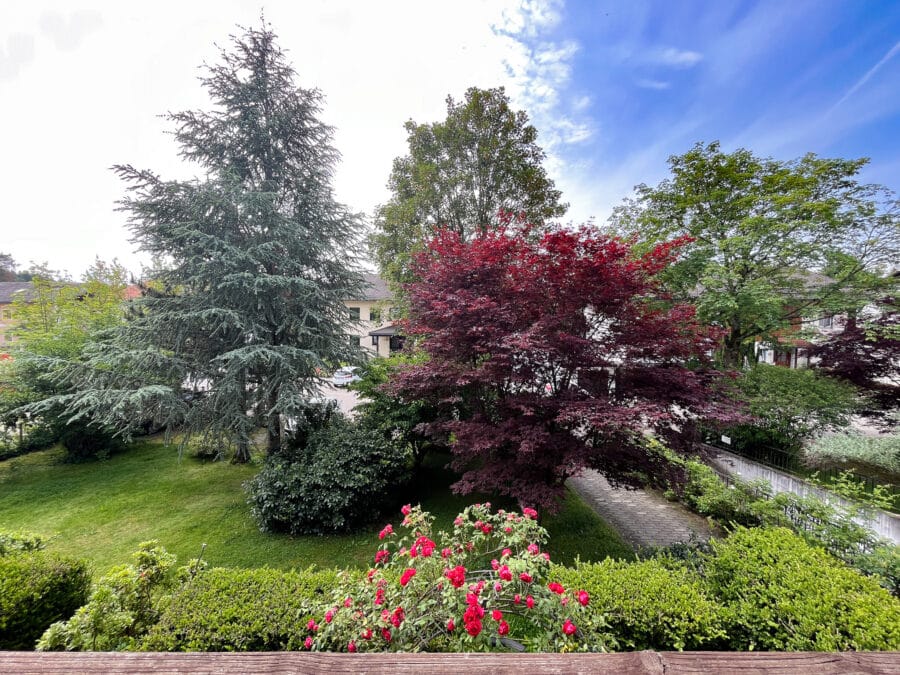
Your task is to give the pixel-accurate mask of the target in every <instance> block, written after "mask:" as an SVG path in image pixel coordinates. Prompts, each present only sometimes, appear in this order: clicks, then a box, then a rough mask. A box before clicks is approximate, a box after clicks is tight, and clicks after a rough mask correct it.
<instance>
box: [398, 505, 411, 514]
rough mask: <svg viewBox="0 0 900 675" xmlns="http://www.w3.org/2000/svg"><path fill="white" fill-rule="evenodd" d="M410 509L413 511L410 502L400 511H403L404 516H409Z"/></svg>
mask: <svg viewBox="0 0 900 675" xmlns="http://www.w3.org/2000/svg"><path fill="white" fill-rule="evenodd" d="M410 511H412V507H411V506H410V505H409V504H406V505H405V506H404V507H403V508H402V509H400V513H402V514H403V515H404V516H408V515H409V512H410Z"/></svg>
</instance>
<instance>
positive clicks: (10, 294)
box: [0, 281, 34, 353]
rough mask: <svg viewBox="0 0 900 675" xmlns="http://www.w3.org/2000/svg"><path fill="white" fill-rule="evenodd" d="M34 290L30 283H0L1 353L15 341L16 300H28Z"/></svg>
mask: <svg viewBox="0 0 900 675" xmlns="http://www.w3.org/2000/svg"><path fill="white" fill-rule="evenodd" d="M33 289H34V285H33V284H32V283H31V282H30V281H0V353H2V352H4V351H5V349H6V348H7V347H8V345H9V344H10V343H11V342H13V341H14V340H15V335H14V334H13V326H14V325H15V322H16V321H15V317H14V316H13V314H14V309H13V306H14V302H15V300H16V298H21V297H24V298H25V299H28V297H30V295H31V293H32V291H33Z"/></svg>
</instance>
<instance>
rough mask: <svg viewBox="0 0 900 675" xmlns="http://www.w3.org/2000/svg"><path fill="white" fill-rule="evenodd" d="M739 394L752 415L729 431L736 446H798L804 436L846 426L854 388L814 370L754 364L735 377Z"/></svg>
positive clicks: (790, 447) (797, 449) (785, 447)
mask: <svg viewBox="0 0 900 675" xmlns="http://www.w3.org/2000/svg"><path fill="white" fill-rule="evenodd" d="M737 388H738V390H739V398H740V399H741V400H742V401H743V402H744V403H745V404H746V406H747V410H748V412H749V413H750V414H751V415H753V417H754V418H755V421H754V422H753V423H752V424H746V425H741V426H739V427H736V428H734V429H732V430H730V431H729V432H728V435H729V436H731V437H732V442H733V444H734V446H735V447H737V448H741V447H749V448H752V447H754V446H756V445H763V446H775V447H778V448H781V449H783V450H792V451H799V448H800V446H801V444H802V443H803V441H804V440H806V439H807V438H810V437H812V436H814V435H816V434H819V433H821V432H823V431H828V430H833V429H838V428H842V427H846V426H847V425H848V424H849V423H850V414H851V413H852V412H853V411H854V410H855V409H856V407H857V400H856V390H855V388H854V387H853V386H851V385H849V384H846V383H844V382H839V381H837V380H834V379H831V378H829V377H825V376H823V375H820V374H818V373H816V372H815V371H813V370H808V369H798V368H782V367H779V366H769V365H764V364H759V365H757V366H755V367H754V368H752V369H751V370H750V371H749V372H747V373H746V374H744V375H742V376H741V377H740V378H738V380H737Z"/></svg>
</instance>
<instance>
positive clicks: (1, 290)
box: [0, 281, 33, 305]
mask: <svg viewBox="0 0 900 675" xmlns="http://www.w3.org/2000/svg"><path fill="white" fill-rule="evenodd" d="M32 288H33V285H32V283H31V282H30V281H0V304H3V305H6V304H10V303H12V301H13V300H14V299H15V298H16V296H17V294H20V293H25V294H26V297H27V296H28V295H31V291H32Z"/></svg>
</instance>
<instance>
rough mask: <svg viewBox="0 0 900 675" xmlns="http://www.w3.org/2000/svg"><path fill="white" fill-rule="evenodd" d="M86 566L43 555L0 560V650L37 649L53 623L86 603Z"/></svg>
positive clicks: (25, 554)
mask: <svg viewBox="0 0 900 675" xmlns="http://www.w3.org/2000/svg"><path fill="white" fill-rule="evenodd" d="M90 585H91V578H90V575H89V574H88V570H87V564H86V563H85V562H84V561H83V560H75V559H72V558H66V557H63V556H59V555H54V554H49V553H46V552H44V551H30V552H27V553H14V554H11V555H7V556H2V557H0V649H34V644H35V642H36V641H37V639H38V638H39V637H40V636H41V633H43V632H44V631H45V630H46V629H47V627H48V626H49V625H50V624H52V623H53V622H54V621H60V620H63V619H67V618H69V617H70V616H71V615H72V614H73V613H74V612H75V610H77V609H78V608H79V607H80V606H81V605H83V604H84V603H85V601H86V600H87V597H88V592H89V591H90Z"/></svg>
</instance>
